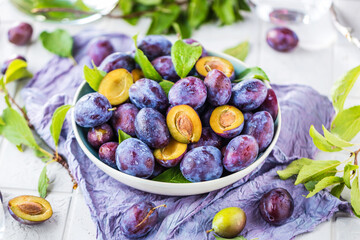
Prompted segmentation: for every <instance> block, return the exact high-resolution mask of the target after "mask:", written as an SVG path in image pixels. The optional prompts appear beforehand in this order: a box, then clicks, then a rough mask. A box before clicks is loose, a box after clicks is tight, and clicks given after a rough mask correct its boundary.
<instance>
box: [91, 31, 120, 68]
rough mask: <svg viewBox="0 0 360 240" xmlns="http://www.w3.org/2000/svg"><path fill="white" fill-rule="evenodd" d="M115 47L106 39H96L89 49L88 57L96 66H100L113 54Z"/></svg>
mask: <svg viewBox="0 0 360 240" xmlns="http://www.w3.org/2000/svg"><path fill="white" fill-rule="evenodd" d="M114 51H115V50H114V47H113V45H112V44H111V42H110V41H109V40H108V39H106V38H103V37H102V38H98V39H94V40H93V41H92V42H91V43H90V46H89V48H88V55H89V57H90V59H91V60H92V61H94V64H95V65H96V66H99V65H100V64H101V62H102V61H103V60H104V59H105V58H106V57H107V56H109V55H110V54H111V53H113V52H114Z"/></svg>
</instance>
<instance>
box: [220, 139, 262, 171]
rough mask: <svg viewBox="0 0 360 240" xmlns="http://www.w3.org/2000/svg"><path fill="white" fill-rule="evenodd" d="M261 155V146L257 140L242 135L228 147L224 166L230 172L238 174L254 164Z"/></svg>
mask: <svg viewBox="0 0 360 240" xmlns="http://www.w3.org/2000/svg"><path fill="white" fill-rule="evenodd" d="M258 153H259V145H258V143H257V142H256V140H255V138H254V137H252V136H249V135H240V136H237V137H235V138H233V139H232V140H231V141H230V142H229V143H228V145H227V146H226V149H225V152H224V158H223V165H224V167H225V169H226V170H227V171H229V172H237V171H240V170H242V169H244V168H246V167H248V166H249V165H250V164H251V163H253V162H254V161H255V160H256V158H257V156H258Z"/></svg>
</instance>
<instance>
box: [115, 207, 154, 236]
mask: <svg viewBox="0 0 360 240" xmlns="http://www.w3.org/2000/svg"><path fill="white" fill-rule="evenodd" d="M150 211H153V212H152V213H151V214H150V216H148V214H149V213H150ZM158 220H159V216H158V212H157V209H155V205H154V204H153V203H151V202H144V201H142V202H140V203H136V204H134V205H133V206H131V207H130V208H129V209H127V210H126V211H125V212H124V213H123V214H122V215H121V218H120V229H121V232H122V233H123V234H124V235H125V236H126V237H128V238H131V239H134V238H140V237H144V236H145V235H146V234H148V233H149V232H150V231H151V230H152V229H153V228H154V227H155V225H156V224H157V222H158Z"/></svg>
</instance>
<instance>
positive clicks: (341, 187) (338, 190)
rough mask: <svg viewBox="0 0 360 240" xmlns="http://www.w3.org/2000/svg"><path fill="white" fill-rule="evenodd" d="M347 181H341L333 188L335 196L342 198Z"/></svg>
mask: <svg viewBox="0 0 360 240" xmlns="http://www.w3.org/2000/svg"><path fill="white" fill-rule="evenodd" d="M344 187H345V183H340V184H338V185H336V186H335V187H333V188H332V189H331V192H330V193H331V194H332V195H333V196H334V197H337V198H340V195H341V193H342V191H343V190H344Z"/></svg>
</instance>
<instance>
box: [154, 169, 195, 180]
mask: <svg viewBox="0 0 360 240" xmlns="http://www.w3.org/2000/svg"><path fill="white" fill-rule="evenodd" d="M152 180H154V181H158V182H170V183H191V182H190V181H189V180H187V179H186V178H185V177H184V176H183V175H182V173H181V171H180V168H179V167H172V168H169V169H168V170H166V171H165V172H163V173H161V174H160V175H159V176H157V177H155V178H153V179H152Z"/></svg>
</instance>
